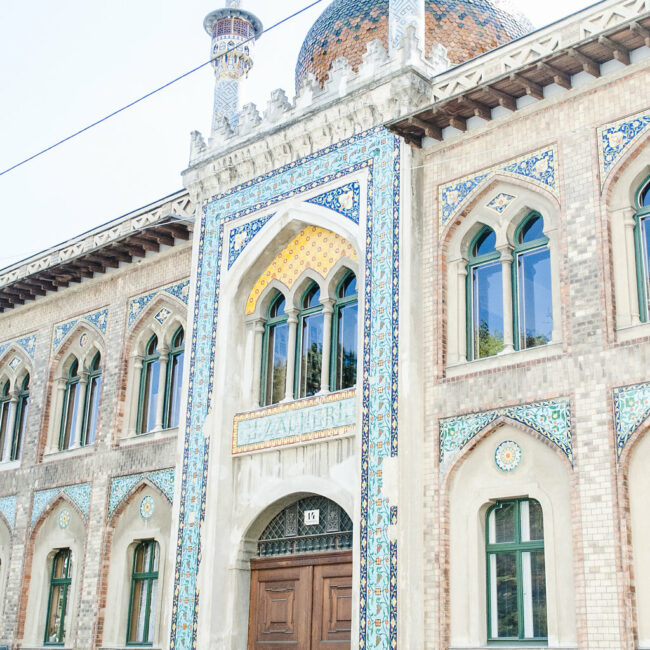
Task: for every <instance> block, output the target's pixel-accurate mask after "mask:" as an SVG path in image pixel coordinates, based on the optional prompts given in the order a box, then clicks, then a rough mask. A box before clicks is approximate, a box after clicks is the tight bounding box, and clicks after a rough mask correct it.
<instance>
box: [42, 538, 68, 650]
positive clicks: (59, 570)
mask: <svg viewBox="0 0 650 650" xmlns="http://www.w3.org/2000/svg"><path fill="white" fill-rule="evenodd" d="M71 572H72V556H71V553H70V549H69V548H61V549H59V550H58V551H57V552H56V554H55V555H54V558H53V559H52V570H51V573H50V592H49V597H48V601H47V618H46V619H45V636H44V640H43V644H44V645H47V646H52V645H54V646H62V645H63V644H64V642H65V617H66V613H67V608H68V596H69V592H70V584H71V583H72V577H71Z"/></svg>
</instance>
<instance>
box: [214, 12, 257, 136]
mask: <svg viewBox="0 0 650 650" xmlns="http://www.w3.org/2000/svg"><path fill="white" fill-rule="evenodd" d="M240 6H241V0H226V8H225V9H216V10H215V11H213V12H211V13H209V14H208V15H207V16H206V17H205V20H204V21H203V27H205V31H206V32H207V33H208V34H209V35H210V36H211V37H212V55H211V56H212V66H213V67H214V74H215V77H216V83H215V87H214V114H213V116H212V132H213V133H214V132H215V130H217V129H218V128H219V127H220V126H221V125H222V124H223V121H224V118H226V119H227V120H228V121H229V123H230V126H232V127H233V128H234V127H235V126H236V122H237V111H238V110H239V82H240V80H241V79H242V77H244V76H245V75H247V74H248V71H249V70H250V69H251V68H252V66H253V59H252V58H251V51H252V49H253V45H254V44H255V40H256V39H257V38H259V36H260V34H261V33H262V30H263V28H262V22H261V21H260V19H259V18H258V17H257V16H255V15H253V14H252V13H250V12H249V11H244V10H243V9H240ZM249 39H252V40H249ZM229 50H231V51H229ZM225 52H228V54H225Z"/></svg>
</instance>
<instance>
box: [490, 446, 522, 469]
mask: <svg viewBox="0 0 650 650" xmlns="http://www.w3.org/2000/svg"><path fill="white" fill-rule="evenodd" d="M494 462H495V464H496V466H497V467H498V468H499V469H500V470H501V471H502V472H513V471H514V470H516V469H517V467H519V463H521V447H520V446H519V445H518V444H517V443H516V442H515V441H514V440H504V441H503V442H500V443H499V444H498V445H497V448H496V449H495V450H494Z"/></svg>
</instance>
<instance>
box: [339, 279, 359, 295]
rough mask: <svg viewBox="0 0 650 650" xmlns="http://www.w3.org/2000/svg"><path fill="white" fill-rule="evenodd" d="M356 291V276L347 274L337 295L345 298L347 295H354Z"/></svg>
mask: <svg viewBox="0 0 650 650" xmlns="http://www.w3.org/2000/svg"><path fill="white" fill-rule="evenodd" d="M356 293H357V276H356V275H349V276H348V277H347V278H346V280H345V282H344V283H343V284H342V285H341V289H340V290H339V297H340V298H346V297H347V296H354V295H355V294H356Z"/></svg>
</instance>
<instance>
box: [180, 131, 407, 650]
mask: <svg viewBox="0 0 650 650" xmlns="http://www.w3.org/2000/svg"><path fill="white" fill-rule="evenodd" d="M362 169H365V170H367V171H368V175H367V178H368V181H367V182H368V191H367V192H366V197H367V198H366V201H367V209H366V214H367V219H366V223H365V224H364V225H365V233H364V237H365V241H366V250H365V252H364V256H365V271H366V272H365V275H364V277H365V279H366V284H365V287H364V292H365V305H366V312H365V316H364V318H363V323H364V331H363V348H364V350H363V357H362V359H363V371H362V376H361V381H360V384H359V386H358V388H357V390H358V391H360V393H361V396H362V414H363V415H362V421H361V423H360V426H359V429H360V435H361V513H360V523H359V533H360V548H361V561H360V603H359V644H360V646H361V647H363V648H388V647H390V646H391V645H394V644H396V642H397V641H396V639H397V604H396V600H391V567H392V571H393V579H394V587H393V593H392V595H394V594H396V593H397V568H396V562H397V552H396V547H395V548H394V553H393V554H391V552H392V551H393V549H392V548H391V545H390V541H389V538H388V523H389V515H390V513H389V504H388V502H387V501H386V499H385V498H384V496H383V493H382V481H383V479H382V463H383V460H384V458H387V457H390V456H397V452H398V440H397V403H398V394H397V387H398V355H399V345H398V333H399V327H398V324H399V322H398V313H399V296H398V287H399V235H400V230H399V216H400V214H399V211H400V176H401V155H400V140H399V138H397V137H396V136H394V135H393V134H391V133H389V132H388V131H387V130H386V129H385V128H384V127H376V128H373V129H370V130H369V131H366V132H364V133H360V134H358V135H356V136H353V137H351V138H349V139H347V140H345V141H342V142H339V143H337V144H334V145H332V146H329V147H327V148H325V149H323V150H321V151H319V152H316V153H314V154H311V155H309V156H306V157H305V158H303V159H301V160H297V161H295V162H292V163H290V164H288V165H286V166H285V167H282V168H280V169H277V170H275V171H273V172H269V173H268V174H264V175H263V176H260V177H258V178H255V179H252V180H250V181H247V182H246V183H243V184H242V185H239V186H238V187H235V188H233V189H232V190H230V191H229V192H227V193H225V194H218V195H216V196H214V197H213V198H212V199H211V200H210V201H209V202H208V203H207V204H206V205H205V206H204V215H203V218H202V220H201V224H200V230H199V244H198V265H197V266H198V268H197V280H196V287H195V291H196V294H195V300H194V305H195V306H194V323H195V327H194V331H193V332H192V344H191V345H192V348H191V354H190V368H189V385H188V399H187V413H186V428H185V432H184V453H183V466H182V473H181V476H182V479H181V480H182V484H181V488H180V494H181V500H180V504H179V528H178V535H177V547H176V566H175V575H174V595H173V606H172V623H171V629H172V632H171V639H170V650H181V649H182V650H185V649H189V648H195V647H196V633H197V621H198V607H199V594H198V593H197V582H196V576H197V574H198V571H199V565H200V562H201V552H202V550H201V528H202V524H203V520H204V517H205V509H206V490H207V476H208V460H209V440H208V438H206V435H205V433H204V431H203V424H204V421H205V418H206V415H207V412H208V409H209V408H210V403H211V399H212V388H213V387H212V381H213V377H214V372H213V368H214V363H215V358H214V355H215V346H216V342H215V337H216V330H217V321H218V316H219V312H218V308H219V295H220V281H221V268H222V266H223V256H224V255H225V254H226V251H225V250H224V249H226V250H227V247H228V242H227V241H226V242H224V230H225V229H224V226H225V225H226V224H228V223H229V222H231V221H233V220H234V219H241V218H243V217H246V216H248V215H255V214H259V213H261V212H262V211H265V210H267V209H269V208H271V206H274V205H276V204H277V203H279V202H280V201H283V200H286V199H290V198H295V197H297V196H299V195H301V194H303V193H307V192H310V193H311V192H313V191H314V190H318V188H320V187H323V186H327V185H331V184H332V183H333V182H335V181H337V180H340V181H341V182H346V180H347V181H348V182H349V181H350V178H348V177H350V175H351V174H355V173H356V172H358V171H359V170H362ZM371 380H372V390H371ZM391 558H392V562H391ZM391 602H394V606H391Z"/></svg>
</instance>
